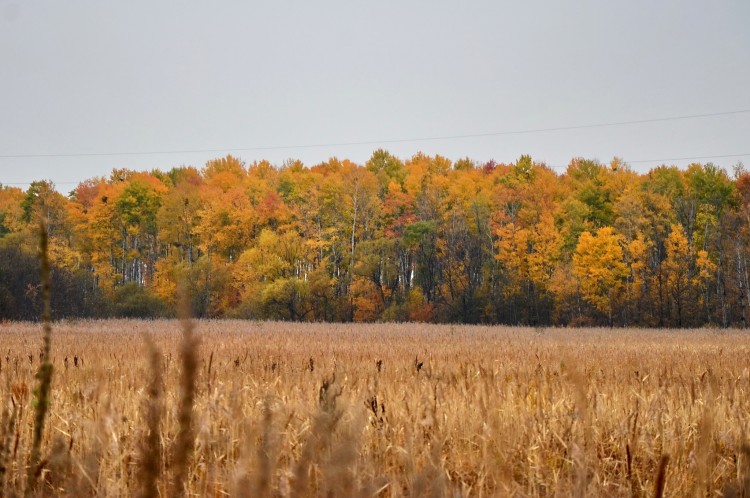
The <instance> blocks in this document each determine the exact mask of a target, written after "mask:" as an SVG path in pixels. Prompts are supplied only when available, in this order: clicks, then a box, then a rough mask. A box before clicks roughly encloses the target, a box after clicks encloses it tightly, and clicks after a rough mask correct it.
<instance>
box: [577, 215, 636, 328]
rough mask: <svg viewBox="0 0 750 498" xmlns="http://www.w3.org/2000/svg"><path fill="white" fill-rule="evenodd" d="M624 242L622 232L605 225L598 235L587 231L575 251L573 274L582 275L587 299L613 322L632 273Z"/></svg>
mask: <svg viewBox="0 0 750 498" xmlns="http://www.w3.org/2000/svg"><path fill="white" fill-rule="evenodd" d="M623 242H624V240H623V237H622V235H620V234H619V233H617V232H615V230H614V229H613V228H612V227H608V226H607V227H602V228H600V229H599V230H598V231H597V232H596V235H592V234H591V233H590V232H583V233H582V234H581V237H580V238H579V240H578V245H577V246H576V250H575V253H574V254H573V273H574V275H575V276H576V277H578V281H579V285H580V289H581V294H582V295H583V298H584V299H586V301H588V302H589V303H591V304H592V305H593V306H594V308H596V309H597V310H598V311H600V312H602V313H606V314H607V317H608V319H609V323H610V325H611V324H612V315H613V312H614V305H615V303H616V302H617V299H618V297H619V295H620V293H621V292H622V289H623V287H624V283H625V278H626V277H627V275H628V268H627V266H626V265H625V261H624V257H623V251H622V244H623Z"/></svg>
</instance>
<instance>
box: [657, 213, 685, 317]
mask: <svg viewBox="0 0 750 498" xmlns="http://www.w3.org/2000/svg"><path fill="white" fill-rule="evenodd" d="M664 245H665V246H666V250H667V259H666V260H665V261H664V262H663V263H662V265H663V269H664V273H665V275H666V284H667V289H666V290H667V296H668V299H669V300H671V301H672V304H673V306H674V311H675V313H676V324H677V326H678V327H682V326H683V324H684V322H685V319H686V313H687V311H688V310H687V309H686V307H687V305H688V302H689V299H690V297H689V296H690V292H691V284H692V282H691V280H692V278H691V273H692V264H691V259H692V255H691V250H690V243H689V242H688V239H687V236H686V235H685V230H684V229H683V228H682V225H672V231H671V233H670V234H669V236H668V237H667V239H666V241H665V242H664Z"/></svg>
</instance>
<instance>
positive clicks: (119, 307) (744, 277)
mask: <svg viewBox="0 0 750 498" xmlns="http://www.w3.org/2000/svg"><path fill="white" fill-rule="evenodd" d="M42 219H44V220H47V225H46V226H47V231H48V234H49V239H50V255H51V259H52V263H53V268H54V269H53V277H52V286H53V298H52V299H53V303H52V304H53V314H54V316H55V317H56V318H66V317H109V316H122V317H161V316H172V315H174V314H175V306H176V305H175V303H176V302H177V296H178V294H180V293H181V291H182V289H184V290H185V291H186V292H185V294H186V295H188V296H190V300H191V305H192V308H193V309H192V311H193V313H194V315H195V316H198V317H227V318H253V319H276V320H295V321H343V322H348V321H357V322H372V321H424V322H451V323H453V322H456V323H458V322H460V323H492V324H494V323H502V324H523V325H533V326H546V325H559V326H584V325H612V326H647V327H695V326H704V325H715V326H724V327H726V326H746V325H747V322H748V313H749V312H750V310H748V307H749V306H750V270H748V263H749V261H750V173H748V172H745V171H744V169H743V168H742V165H741V164H739V165H737V166H736V167H735V168H734V170H733V171H732V172H731V173H727V172H726V171H725V170H723V169H721V168H719V167H716V166H714V165H713V164H711V163H709V164H693V165H691V166H690V167H688V168H687V169H680V168H677V167H674V166H660V167H657V168H654V169H652V170H650V171H649V172H647V173H644V174H640V173H637V172H635V171H633V170H632V169H631V168H630V167H629V166H628V165H627V164H625V163H623V162H622V161H620V160H618V159H614V160H612V161H611V162H610V163H608V164H604V163H599V162H598V161H592V160H585V159H573V160H572V161H571V162H570V164H569V165H568V166H567V169H566V170H565V171H556V170H554V169H552V168H550V167H548V166H546V165H544V164H541V163H537V162H534V161H533V159H532V158H530V157H528V156H522V157H521V158H519V159H518V160H517V161H516V162H514V163H512V164H498V163H495V162H492V161H491V162H489V163H486V164H479V163H475V162H473V161H471V160H468V159H464V160H460V161H456V162H451V161H450V160H448V159H446V158H443V157H440V156H434V157H431V156H426V155H424V154H417V155H415V156H413V157H411V158H410V159H408V160H406V161H402V160H401V159H399V158H397V157H394V156H393V155H391V154H389V153H388V152H386V151H383V150H378V151H376V152H374V153H373V154H372V156H371V158H370V159H369V160H368V161H367V162H366V163H365V164H363V165H360V164H354V163H352V162H350V161H348V160H338V159H335V158H333V159H330V160H329V161H327V162H324V163H322V164H318V165H315V166H312V167H307V166H305V165H303V164H302V163H300V162H299V161H288V162H286V163H285V164H283V165H282V166H280V167H278V166H274V165H272V164H270V163H268V162H265V161H261V162H254V163H252V164H245V163H243V162H242V161H240V160H239V159H237V158H235V157H232V156H227V157H224V158H220V159H216V160H212V161H209V162H208V163H207V164H206V165H205V166H204V167H202V168H195V167H177V168H173V169H171V170H169V171H160V170H155V171H151V172H149V173H146V172H136V171H130V170H127V169H118V170H114V171H112V173H111V175H110V176H109V177H107V178H94V179H89V180H86V181H83V182H81V183H80V184H79V185H78V186H77V187H75V188H74V189H73V190H72V191H71V192H70V193H69V195H67V196H65V195H62V194H60V193H59V192H58V191H57V190H56V187H55V186H54V185H53V184H51V183H50V182H47V181H37V182H34V183H32V184H31V186H30V187H29V188H28V189H27V190H25V191H24V190H22V189H20V188H15V187H11V186H4V187H2V188H1V189H0V318H3V319H7V320H17V319H35V318H36V317H38V315H39V311H40V309H41V306H42V304H41V297H40V296H39V291H38V287H39V277H38V266H39V263H38V262H37V257H36V250H37V249H36V247H37V244H38V242H37V241H38V239H39V237H38V230H39V226H40V224H39V223H40V220H42Z"/></svg>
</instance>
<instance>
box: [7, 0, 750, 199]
mask: <svg viewBox="0 0 750 498" xmlns="http://www.w3.org/2000/svg"><path fill="white" fill-rule="evenodd" d="M748 20H750V2H748V1H747V0H735V1H731V0H726V1H720V2H706V1H705V0H680V1H671V0H664V1H658V2H654V1H653V0H648V1H645V0H635V1H628V2H615V1H601V0H592V1H580V0H571V1H566V2H559V1H552V0H550V1H546V2H541V1H523V2H517V1H498V0H494V1H485V0H477V1H466V2H458V1H455V0H454V1H444V0H432V1H429V2H428V1H408V0H401V1H389V0H383V1H378V2H364V1H354V0H349V1H327V0H319V1H316V2H310V1H293V0H287V1H280V0H277V1H252V2H249V1H221V2H203V1H200V2H198V1H192V0H191V1H185V0H183V1H179V2H177V1H160V2H152V1H140V0H136V1H128V2H101V1H94V0H91V1H78V0H66V1H64V2H61V1H59V0H48V1H43V0H0V183H2V184H5V185H17V186H20V187H22V188H26V187H27V186H28V182H30V181H32V180H41V179H48V180H52V181H53V182H55V184H56V185H57V186H58V189H59V190H60V191H64V192H67V191H70V190H72V189H73V188H74V187H75V185H76V184H77V183H78V182H80V181H82V180H85V179H88V178H93V177H99V176H108V175H109V173H110V172H111V171H112V169H113V168H129V169H133V170H139V171H140V170H151V169H155V168H158V169H162V170H169V169H171V168H172V167H175V166H181V165H190V166H196V167H201V166H203V165H204V164H205V162H206V161H208V160H210V159H213V158H217V157H222V156H224V155H226V154H228V153H231V154H232V155H235V156H237V157H239V158H241V159H242V160H243V161H245V162H246V163H248V164H249V163H252V162H253V161H256V160H262V159H267V160H269V161H271V162H272V163H274V164H277V165H281V164H283V163H284V161H286V160H288V159H299V160H301V161H302V162H303V163H304V164H306V165H308V166H312V165H315V164H317V163H320V162H322V161H326V160H327V159H329V158H331V157H334V156H335V157H338V158H339V159H344V158H348V159H350V160H352V161H355V162H357V163H364V162H365V161H367V159H368V158H369V157H370V156H371V154H372V152H373V151H374V150H376V149H378V148H383V149H386V150H388V151H389V152H391V153H392V154H394V155H396V156H398V157H401V158H402V159H408V158H409V157H411V156H412V155H414V154H415V153H417V152H419V151H421V152H424V153H425V154H430V155H433V154H440V155H442V156H445V157H448V158H449V159H452V160H457V159H459V158H463V157H469V158H471V159H473V160H475V161H477V162H479V163H484V162H486V161H488V160H491V159H492V160H495V161H497V162H506V163H508V162H513V161H515V160H516V159H517V158H518V157H519V156H521V155H522V154H530V155H531V156H532V158H534V160H536V161H540V162H545V163H546V164H548V165H550V166H552V167H555V168H557V169H558V171H560V172H562V171H564V169H565V167H566V165H567V164H569V162H570V160H571V159H572V158H575V157H584V158H587V159H596V160H599V161H601V162H605V163H606V162H609V161H610V160H611V159H612V158H613V157H615V156H617V157H620V158H622V159H624V160H625V161H626V162H628V163H629V164H630V165H631V167H632V168H633V169H634V170H637V171H646V170H648V169H649V168H652V167H655V166H658V165H659V164H662V163H667V164H675V165H678V166H681V167H684V166H686V165H687V164H689V163H691V162H702V163H705V162H709V161H711V162H714V163H715V164H717V165H719V166H722V167H725V168H726V169H727V170H731V168H732V166H733V165H735V164H737V162H738V161H743V162H744V164H746V165H748V166H750V29H748V27H747V22H748ZM738 111H748V112H738ZM717 113H722V114H720V115H714V116H707V117H702V118H689V119H674V120H671V119H670V120H661V121H651V122H645V123H644V122H641V123H632V124H623V125H615V126H601V127H587V128H574V129H559V128H571V127H576V126H582V125H591V124H602V123H622V122H632V121H644V120H653V119H661V118H672V117H684V116H695V115H705V114H717ZM727 113H730V114H727ZM550 128H556V130H552V131H549V129H550ZM529 130H548V131H534V132H530V133H507V132H515V131H529ZM466 135H483V136H469V137H467V136H466ZM436 137H442V138H437V139H436ZM450 137H454V138H450ZM455 137H458V138H455ZM420 138H433V139H432V140H414V139H420ZM362 142H366V143H364V144H363V143H362ZM356 143H359V145H355V144H356ZM239 149H245V150H239ZM146 152H148V153H146ZM742 154H744V155H742ZM719 156H730V157H719ZM676 158H701V159H681V160H677V159H676Z"/></svg>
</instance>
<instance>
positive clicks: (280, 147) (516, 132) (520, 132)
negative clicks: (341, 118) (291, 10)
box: [0, 109, 750, 162]
mask: <svg viewBox="0 0 750 498" xmlns="http://www.w3.org/2000/svg"><path fill="white" fill-rule="evenodd" d="M745 113H750V109H740V110H736V111H726V112H712V113H707V114H690V115H685V116H671V117H665V118H651V119H638V120H633V121H614V122H609V123H595V124H584V125H572V126H558V127H553V128H533V129H527V130H512V131H498V132H492V133H471V134H465V135H443V136H433V137H418V138H399V139H391V140H365V141H360V142H338V143H323V144H307V145H269V146H258V147H228V148H223V149H178V150H153V151H120V152H76V153H68V154H64V153H56V154H0V158H2V159H23V158H52V157H105V156H146V155H167V154H196V153H216V152H246V151H261V150H284V149H312V148H316V147H346V146H354V145H381V144H394V143H404V142H428V141H436V140H457V139H462V138H481V137H496V136H502V135H525V134H531V133H545V132H554V131H566V130H582V129H587V128H605V127H612V126H624V125H634V124H644V123H659V122H663V121H679V120H686V119H701V118H709V117H715V116H729V115H733V114H745ZM742 155H744V154H742ZM631 162H647V161H631Z"/></svg>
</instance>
